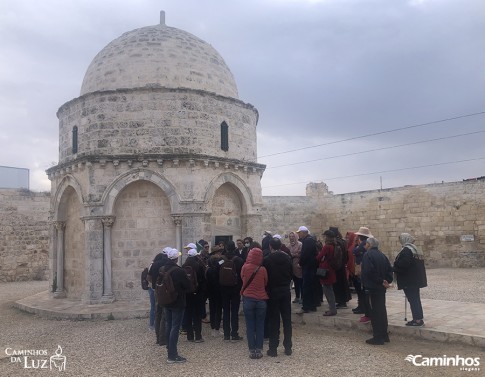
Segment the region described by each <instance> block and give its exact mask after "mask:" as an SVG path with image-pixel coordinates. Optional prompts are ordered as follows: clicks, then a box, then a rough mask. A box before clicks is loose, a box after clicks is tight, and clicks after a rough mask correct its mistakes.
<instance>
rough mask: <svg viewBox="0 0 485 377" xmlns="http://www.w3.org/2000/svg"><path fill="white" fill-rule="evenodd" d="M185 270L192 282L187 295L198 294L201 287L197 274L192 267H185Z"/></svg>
mask: <svg viewBox="0 0 485 377" xmlns="http://www.w3.org/2000/svg"><path fill="white" fill-rule="evenodd" d="M183 269H184V270H185V273H186V274H187V277H188V278H189V281H190V289H189V290H188V291H187V293H195V292H197V288H198V287H199V282H198V281H197V273H196V272H195V270H194V269H193V268H192V266H183Z"/></svg>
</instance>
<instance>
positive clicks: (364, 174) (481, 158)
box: [262, 157, 485, 188]
mask: <svg viewBox="0 0 485 377" xmlns="http://www.w3.org/2000/svg"><path fill="white" fill-rule="evenodd" d="M479 160H485V157H477V158H470V159H468V160H458V161H449V162H440V163H437V164H428V165H420V166H412V167H407V168H400V169H390V170H381V171H375V172H370V173H360V174H354V175H343V176H340V177H333V178H324V179H319V180H320V181H324V182H326V181H332V180H335V179H345V178H354V177H362V176H366V175H374V174H382V173H392V172H396V171H403V170H412V169H422V168H429V167H433V166H442V165H451V164H459V163H462V162H471V161H479ZM308 182H309V181H303V182H291V183H285V184H281V185H273V186H263V187H262V188H270V187H280V186H290V185H299V184H302V183H308Z"/></svg>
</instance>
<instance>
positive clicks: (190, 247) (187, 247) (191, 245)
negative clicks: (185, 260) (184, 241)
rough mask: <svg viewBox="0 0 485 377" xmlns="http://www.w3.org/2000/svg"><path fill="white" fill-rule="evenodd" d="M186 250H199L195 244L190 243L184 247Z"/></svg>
mask: <svg viewBox="0 0 485 377" xmlns="http://www.w3.org/2000/svg"><path fill="white" fill-rule="evenodd" d="M184 249H197V246H195V243H192V242H191V243H189V244H188V245H187V246H184Z"/></svg>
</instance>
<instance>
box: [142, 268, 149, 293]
mask: <svg viewBox="0 0 485 377" xmlns="http://www.w3.org/2000/svg"><path fill="white" fill-rule="evenodd" d="M148 286H149V283H148V267H145V269H144V270H143V271H142V272H141V289H143V290H144V291H148Z"/></svg>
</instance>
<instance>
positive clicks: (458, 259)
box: [0, 180, 485, 282]
mask: <svg viewBox="0 0 485 377" xmlns="http://www.w3.org/2000/svg"><path fill="white" fill-rule="evenodd" d="M49 208H50V193H47V192H46V193H34V192H31V191H29V190H13V189H1V190H0V281H2V282H5V281H21V280H36V279H41V280H47V279H48V277H49V272H48V264H49V262H48V260H49V247H50V245H49V231H50V230H49V229H50V226H49ZM261 212H262V213H261V214H262V219H263V220H262V227H263V229H261V230H260V231H261V234H262V231H263V230H270V231H273V232H277V233H279V234H281V235H282V236H285V235H286V236H287V235H288V232H290V231H292V230H293V231H295V230H297V229H298V227H299V226H300V225H306V226H307V227H309V228H310V231H311V232H312V233H313V234H314V235H315V236H317V237H318V238H322V235H321V233H322V232H323V230H325V229H328V227H329V226H337V227H338V228H339V229H340V231H341V233H342V234H343V235H345V233H346V232H347V231H349V230H350V231H356V230H357V229H359V227H360V226H367V227H369V228H370V230H371V231H372V233H373V234H374V236H375V237H376V238H377V239H378V240H379V241H380V244H381V250H382V251H383V252H384V253H385V254H386V255H387V256H388V257H389V258H390V260H391V262H392V261H393V260H394V258H395V256H396V255H397V253H398V252H399V250H400V245H399V242H398V236H399V234H401V233H403V232H408V233H411V234H413V235H414V236H415V237H416V244H417V245H418V247H420V248H422V250H423V251H424V254H425V256H426V264H427V266H428V267H485V181H482V180H477V181H464V182H452V183H441V184H430V185H420V186H405V187H399V188H392V189H384V190H374V191H362V192H355V193H349V194H340V195H333V194H332V193H331V192H329V191H328V189H327V187H326V185H325V184H315V183H312V184H309V186H308V187H307V196H287V197H284V196H266V197H263V207H262V208H261ZM261 234H250V236H252V237H253V238H254V239H255V240H257V241H259V237H261Z"/></svg>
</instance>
